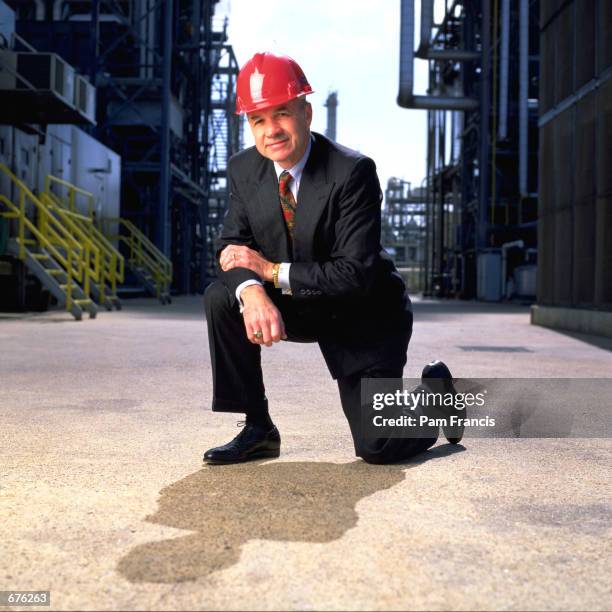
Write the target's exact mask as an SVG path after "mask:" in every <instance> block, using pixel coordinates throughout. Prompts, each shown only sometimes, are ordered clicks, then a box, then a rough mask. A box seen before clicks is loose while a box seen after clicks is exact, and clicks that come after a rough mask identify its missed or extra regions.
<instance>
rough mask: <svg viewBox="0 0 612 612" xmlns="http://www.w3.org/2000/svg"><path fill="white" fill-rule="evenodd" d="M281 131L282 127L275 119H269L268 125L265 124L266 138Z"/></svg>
mask: <svg viewBox="0 0 612 612" xmlns="http://www.w3.org/2000/svg"><path fill="white" fill-rule="evenodd" d="M281 133H282V128H281V126H280V125H279V124H278V123H277V122H276V121H270V122H269V123H268V125H266V137H267V138H276V137H278V136H279V135H280V134H281Z"/></svg>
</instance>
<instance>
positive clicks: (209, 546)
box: [118, 445, 463, 583]
mask: <svg viewBox="0 0 612 612" xmlns="http://www.w3.org/2000/svg"><path fill="white" fill-rule="evenodd" d="M438 449H439V450H438ZM459 450H463V449H462V447H452V448H451V447H450V445H447V447H444V446H441V447H438V448H437V449H435V450H434V451H429V452H427V453H424V454H423V455H421V456H420V457H417V458H415V459H413V460H411V461H410V462H408V463H404V464H396V465H387V466H384V465H382V466H381V465H376V466H373V465H368V464H367V463H364V462H362V461H355V462H353V463H348V464H335V463H316V462H282V461H279V462H270V463H261V462H255V463H253V462H252V463H245V464H238V465H228V466H206V467H204V468H203V469H202V470H200V471H198V472H196V473H194V474H191V475H189V476H187V477H186V478H183V479H182V480H179V481H178V482H176V483H174V484H172V485H170V486H168V487H166V488H164V489H162V491H161V493H160V498H159V509H158V511H157V512H156V513H155V514H153V515H150V516H148V517H147V519H146V520H147V521H150V522H152V523H156V524H159V525H167V526H169V527H175V528H178V529H186V530H190V531H193V532H195V533H192V534H189V535H185V536H182V537H177V538H174V539H171V540H163V541H159V542H149V543H147V544H142V545H140V546H137V547H135V548H134V549H133V550H131V551H130V552H129V553H128V554H127V555H126V556H125V557H124V558H123V559H121V560H120V562H119V564H118V571H119V572H120V573H121V574H122V575H123V576H124V577H125V578H126V579H127V580H129V581H131V582H161V583H173V582H183V581H187V580H195V579H197V578H199V577H201V576H206V575H209V574H211V573H213V572H215V571H218V570H221V569H225V568H227V567H229V566H231V565H233V564H234V563H236V562H237V561H238V559H239V558H240V549H241V547H242V545H243V544H245V543H246V542H248V541H249V540H252V539H262V540H275V541H285V542H317V543H324V542H331V541H333V540H336V539H338V538H340V537H342V536H343V535H344V534H345V533H346V531H347V530H349V529H351V528H352V527H354V526H355V525H356V524H357V520H358V515H357V512H356V510H355V505H356V504H357V502H358V501H360V500H362V499H364V498H366V497H368V496H370V495H372V494H373V493H376V492H377V491H382V490H385V489H389V488H391V487H393V486H394V485H396V484H398V483H400V482H402V481H403V480H404V478H405V474H406V468H407V467H410V466H412V467H414V466H416V465H419V464H421V463H423V462H424V461H426V460H427V459H431V458H434V457H442V456H444V455H447V454H450V453H451V452H457V451H459Z"/></svg>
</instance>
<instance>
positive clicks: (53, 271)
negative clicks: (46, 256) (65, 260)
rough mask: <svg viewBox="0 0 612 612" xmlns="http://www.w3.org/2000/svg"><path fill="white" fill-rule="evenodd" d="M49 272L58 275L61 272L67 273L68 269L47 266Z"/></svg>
mask: <svg viewBox="0 0 612 612" xmlns="http://www.w3.org/2000/svg"><path fill="white" fill-rule="evenodd" d="M47 273H48V274H51V275H53V276H57V275H59V274H66V271H65V270H60V269H59V268H53V269H50V268H47Z"/></svg>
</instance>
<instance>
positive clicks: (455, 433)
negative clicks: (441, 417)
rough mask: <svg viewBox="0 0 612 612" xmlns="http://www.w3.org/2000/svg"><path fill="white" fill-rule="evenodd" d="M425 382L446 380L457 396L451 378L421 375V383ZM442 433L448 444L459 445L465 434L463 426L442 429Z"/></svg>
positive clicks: (451, 390)
mask: <svg viewBox="0 0 612 612" xmlns="http://www.w3.org/2000/svg"><path fill="white" fill-rule="evenodd" d="M432 363H435V362H432ZM429 365H431V364H428V365H427V366H425V368H424V370H425V369H427V367H428V366H429ZM445 367H446V369H447V371H448V373H449V374H450V370H448V366H445ZM451 376H452V375H451ZM427 380H447V381H448V382H449V385H450V392H451V393H452V394H453V395H456V394H457V390H456V389H455V385H454V384H453V381H452V378H451V379H450V380H449V379H448V378H444V377H439V376H435V377H433V376H432V377H430V376H423V375H421V383H423V384H427V383H426V381H427ZM465 415H466V413H465V412H464V413H463V416H464V417H465ZM442 433H443V434H444V437H445V438H446V440H447V442H448V443H449V444H459V442H461V440H463V434H464V433H465V425H459V426H453V427H442Z"/></svg>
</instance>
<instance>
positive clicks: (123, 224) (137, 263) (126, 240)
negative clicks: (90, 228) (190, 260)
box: [100, 217, 172, 304]
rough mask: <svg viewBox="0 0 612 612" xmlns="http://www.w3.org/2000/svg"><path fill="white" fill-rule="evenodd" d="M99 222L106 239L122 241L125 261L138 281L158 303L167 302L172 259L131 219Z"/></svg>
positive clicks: (112, 219)
mask: <svg viewBox="0 0 612 612" xmlns="http://www.w3.org/2000/svg"><path fill="white" fill-rule="evenodd" d="M100 224H101V226H102V228H103V230H104V233H105V234H106V236H107V238H108V239H109V240H117V241H119V242H120V243H122V244H124V245H125V247H126V248H127V251H128V258H127V263H128V266H129V268H130V270H131V271H132V273H133V274H134V276H135V277H136V278H137V279H138V281H139V282H140V283H141V284H142V285H143V286H144V288H145V289H146V290H147V291H148V292H149V293H150V294H151V295H153V296H155V297H156V298H157V299H158V300H159V301H160V302H161V303H162V304H170V302H171V301H172V299H171V297H170V285H171V283H172V262H171V261H170V259H168V258H167V257H166V256H165V255H164V254H163V253H162V252H161V251H160V250H159V249H158V248H157V247H156V246H155V245H154V244H153V243H152V242H151V241H150V240H149V239H148V238H147V237H146V236H145V235H144V234H143V233H142V232H141V231H140V230H139V229H138V228H137V227H136V226H135V225H134V224H133V223H132V222H131V221H128V220H127V219H122V218H120V217H114V218H108V217H107V218H104V219H101V220H100Z"/></svg>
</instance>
